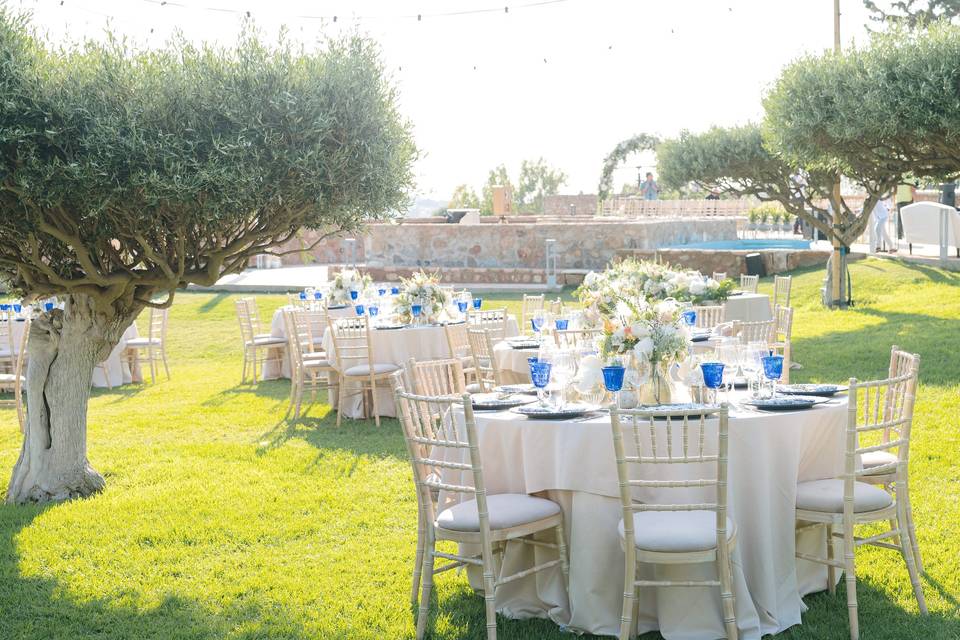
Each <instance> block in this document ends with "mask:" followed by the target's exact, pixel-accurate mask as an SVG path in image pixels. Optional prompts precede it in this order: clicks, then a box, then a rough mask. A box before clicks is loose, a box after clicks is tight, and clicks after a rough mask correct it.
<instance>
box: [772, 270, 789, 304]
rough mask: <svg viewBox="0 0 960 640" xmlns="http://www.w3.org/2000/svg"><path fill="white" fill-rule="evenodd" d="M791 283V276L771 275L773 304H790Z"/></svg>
mask: <svg viewBox="0 0 960 640" xmlns="http://www.w3.org/2000/svg"><path fill="white" fill-rule="evenodd" d="M792 284H793V276H774V277H773V306H774V308H776V307H777V306H778V305H779V306H782V307H789V306H790V287H791V286H792Z"/></svg>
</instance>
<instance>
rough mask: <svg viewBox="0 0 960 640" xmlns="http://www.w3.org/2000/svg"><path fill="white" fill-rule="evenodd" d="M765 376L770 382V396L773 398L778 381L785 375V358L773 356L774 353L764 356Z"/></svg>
mask: <svg viewBox="0 0 960 640" xmlns="http://www.w3.org/2000/svg"><path fill="white" fill-rule="evenodd" d="M761 361H762V362H763V375H764V376H766V378H767V380H769V381H770V395H771V396H773V393H774V390H775V389H776V384H777V381H778V380H780V376H782V375H783V356H778V355H773V354H772V353H771V354H770V355H767V356H763V358H762V359H761Z"/></svg>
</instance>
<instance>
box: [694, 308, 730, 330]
mask: <svg viewBox="0 0 960 640" xmlns="http://www.w3.org/2000/svg"><path fill="white" fill-rule="evenodd" d="M724 309H725V307H724V306H723V305H722V304H711V305H704V306H696V307H694V308H693V310H694V311H696V312H697V328H699V329H713V328H714V327H715V326H717V325H718V324H720V323H722V322H723V317H724Z"/></svg>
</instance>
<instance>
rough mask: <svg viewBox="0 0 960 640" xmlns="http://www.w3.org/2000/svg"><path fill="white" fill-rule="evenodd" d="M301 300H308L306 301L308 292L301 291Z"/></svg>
mask: <svg viewBox="0 0 960 640" xmlns="http://www.w3.org/2000/svg"><path fill="white" fill-rule="evenodd" d="M300 299H301V300H306V299H307V292H306V291H301V292H300Z"/></svg>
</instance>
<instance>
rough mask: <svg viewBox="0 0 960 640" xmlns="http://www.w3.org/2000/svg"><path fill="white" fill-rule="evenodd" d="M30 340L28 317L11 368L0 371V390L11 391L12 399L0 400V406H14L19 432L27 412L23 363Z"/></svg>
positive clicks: (21, 429) (22, 430)
mask: <svg viewBox="0 0 960 640" xmlns="http://www.w3.org/2000/svg"><path fill="white" fill-rule="evenodd" d="M29 340H30V319H29V318H28V319H27V320H25V321H24V324H23V333H21V334H20V340H19V341H18V344H17V349H16V355H15V356H14V361H13V370H12V371H10V372H9V373H6V372H0V391H2V392H4V393H12V394H13V400H0V406H7V407H15V408H16V410H17V421H18V422H19V423H20V432H21V433H23V432H24V431H25V429H26V419H27V412H26V406H25V403H24V398H23V389H24V387H25V386H26V384H27V379H26V377H25V372H24V364H25V363H26V361H27V344H28V342H29Z"/></svg>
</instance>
